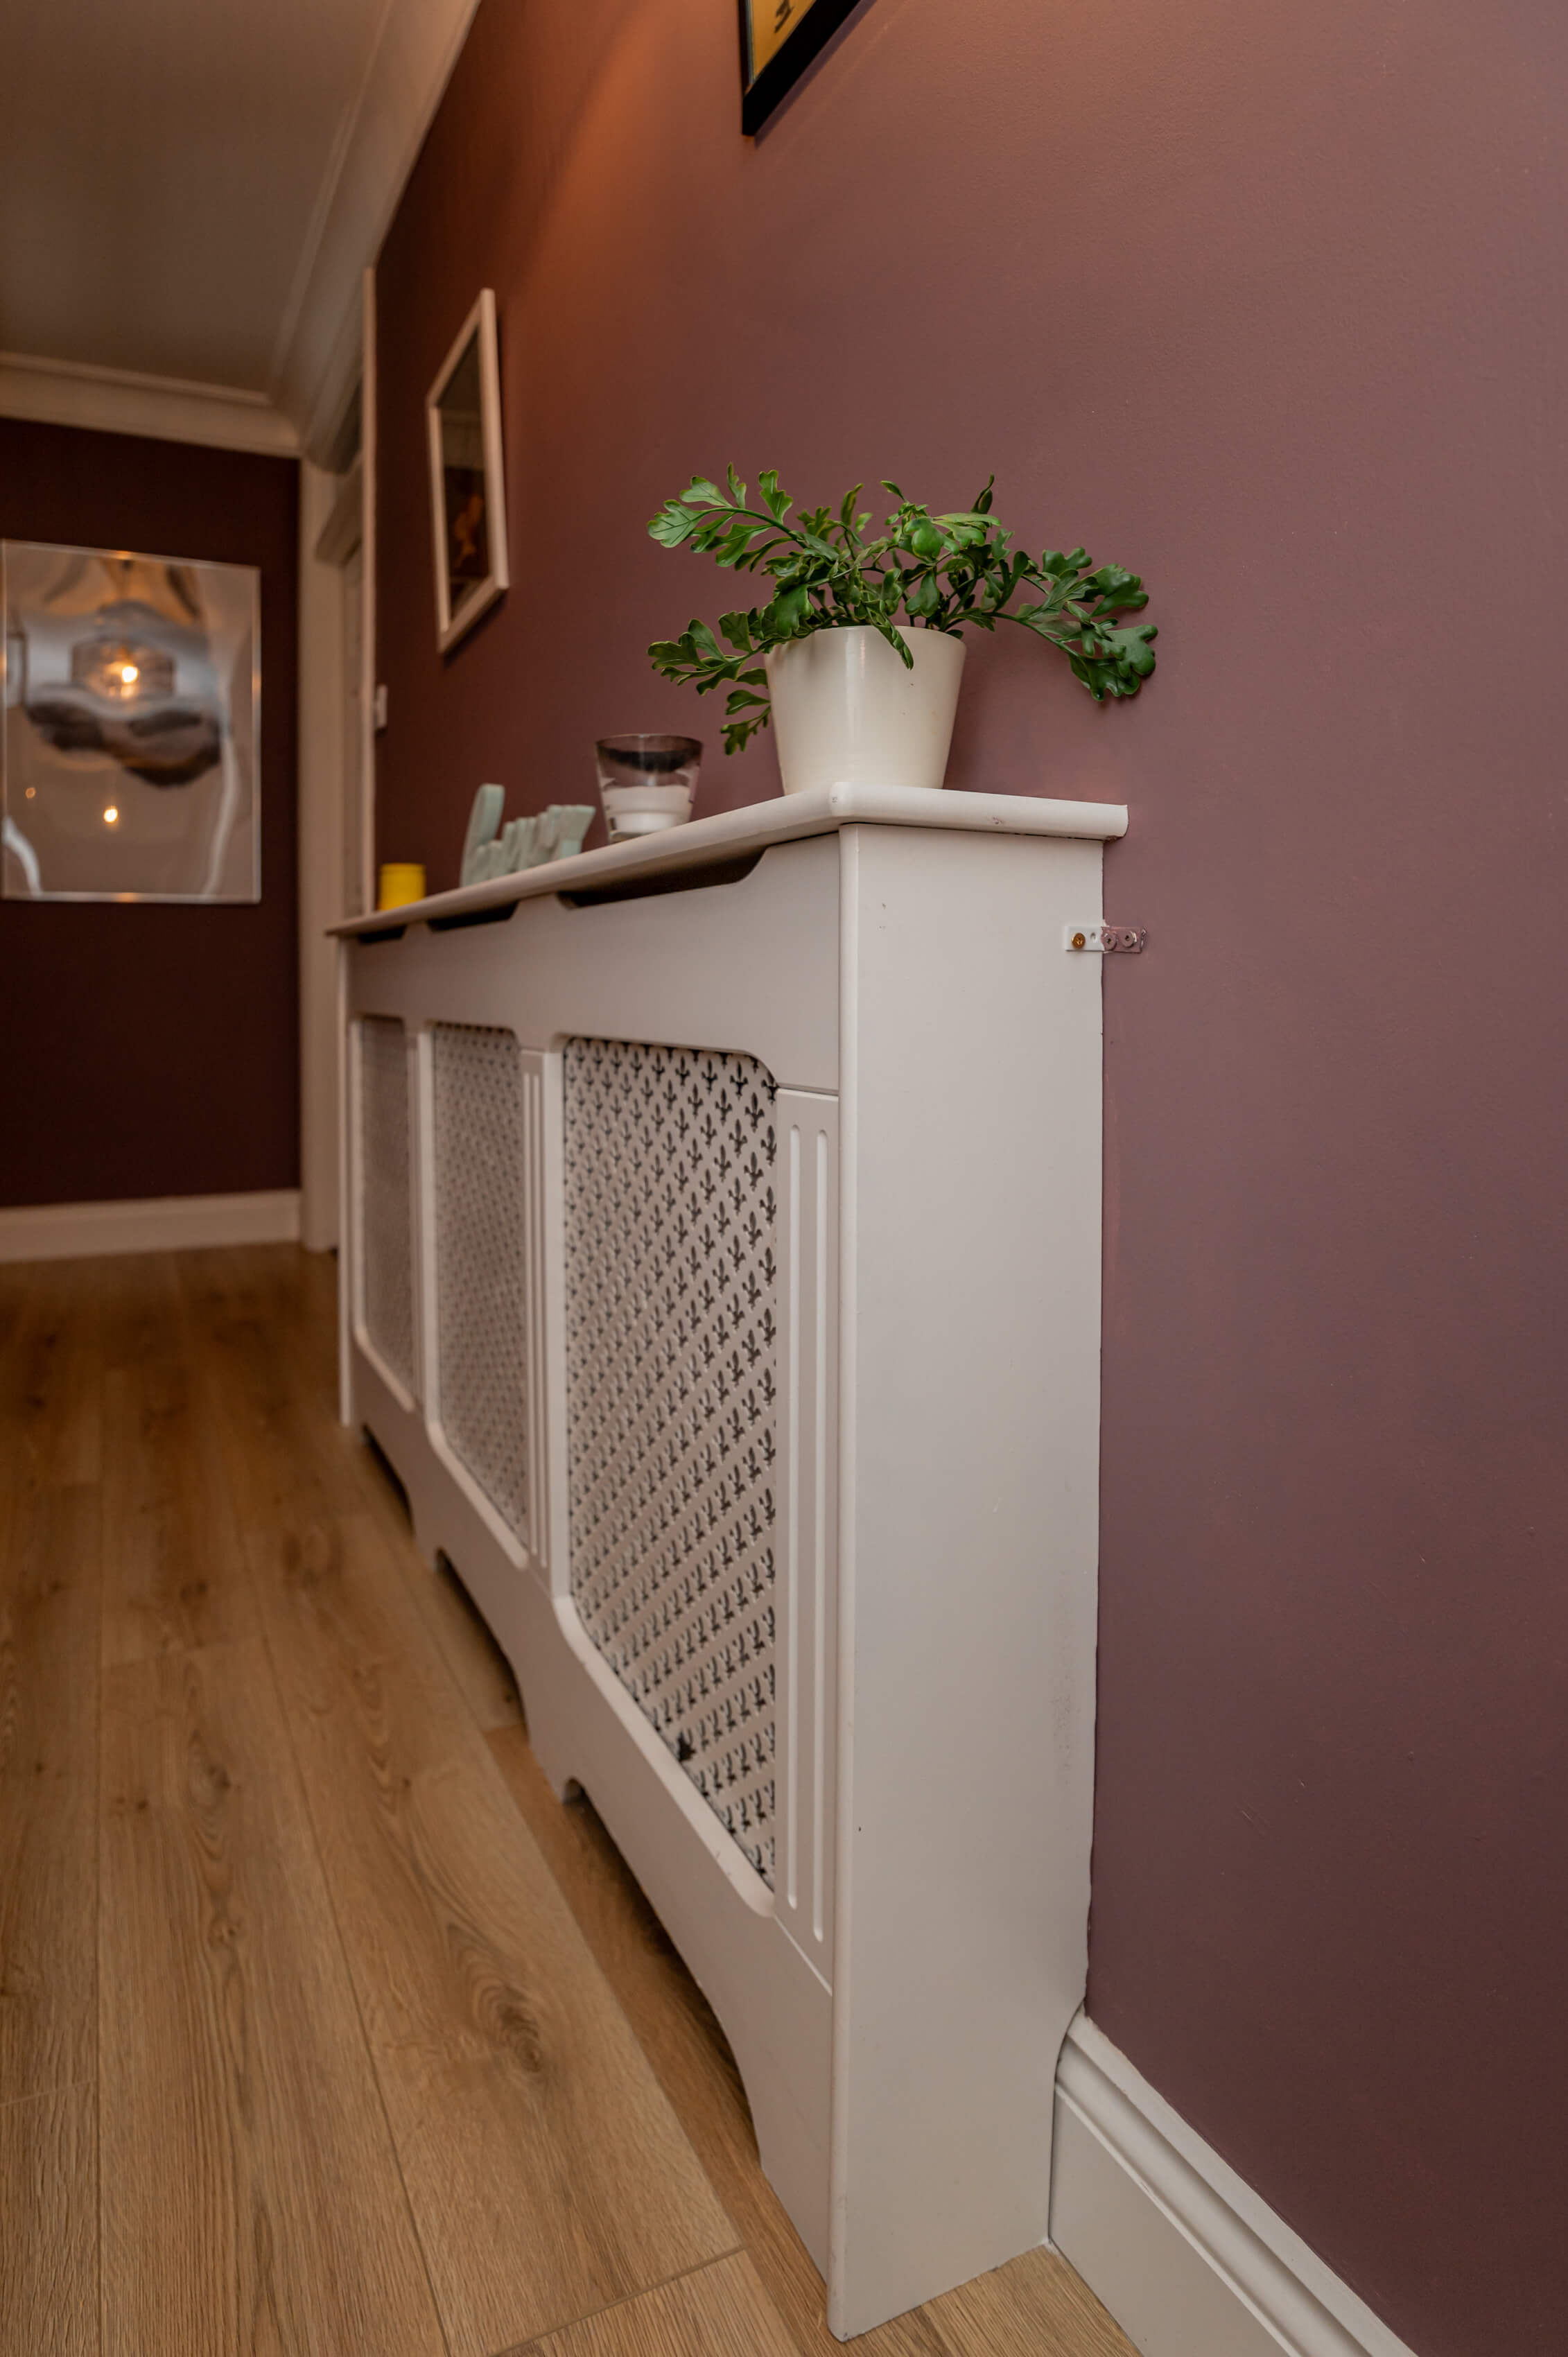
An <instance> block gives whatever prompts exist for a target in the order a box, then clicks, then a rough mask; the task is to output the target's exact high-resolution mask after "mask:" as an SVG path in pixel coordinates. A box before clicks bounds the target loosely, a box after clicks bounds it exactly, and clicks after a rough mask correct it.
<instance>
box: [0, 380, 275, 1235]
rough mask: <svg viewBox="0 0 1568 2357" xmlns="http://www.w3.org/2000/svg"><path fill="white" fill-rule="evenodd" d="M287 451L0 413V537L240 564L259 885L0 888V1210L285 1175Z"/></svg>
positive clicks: (236, 1185) (224, 1189)
mask: <svg viewBox="0 0 1568 2357" xmlns="http://www.w3.org/2000/svg"><path fill="white" fill-rule="evenodd" d="M298 503H299V470H298V468H297V467H296V466H295V462H294V460H293V459H290V458H268V457H252V456H251V455H249V454H247V453H244V452H241V451H234V450H207V449H198V448H195V447H192V446H191V445H189V444H187V443H182V442H153V441H146V440H143V439H142V438H141V437H139V436H128V435H122V434H90V433H84V432H81V431H79V430H78V429H77V428H75V427H72V426H63V425H26V424H20V423H18V422H16V420H14V419H9V418H0V536H4V537H5V539H7V540H54V541H61V542H65V543H68V544H79V545H81V546H82V547H86V548H133V549H144V550H145V551H146V552H147V553H148V554H152V555H165V554H168V555H174V556H188V557H205V558H208V559H209V560H211V561H213V562H215V563H220V564H228V565H259V566H260V568H261V575H262V898H261V899H260V901H259V902H258V903H257V904H256V905H255V907H253V908H211V909H203V908H174V907H168V906H157V905H156V904H153V903H150V902H148V903H138V904H134V905H131V906H127V907H121V906H117V905H114V904H112V903H109V902H93V901H78V902H67V901H59V900H55V901H31V902H29V901H21V900H0V1005H3V1006H4V1008H5V1019H4V1023H3V1025H0V1203H74V1202H100V1201H114V1200H127V1199H132V1200H134V1199H135V1198H137V1197H143V1196H159V1195H217V1194H227V1193H230V1192H231V1191H233V1192H246V1191H249V1190H250V1189H262V1188H275V1187H295V1186H297V1185H298V1183H299V1020H298V990H297V982H296V974H297V962H298V960H297V928H296V914H295V903H296V897H297V896H296V889H295V716H296V696H295V645H296V639H297V634H298V626H297V619H296V606H297V595H298V592H297V580H298V565H297V541H296V535H297V528H298V527H297V517H298Z"/></svg>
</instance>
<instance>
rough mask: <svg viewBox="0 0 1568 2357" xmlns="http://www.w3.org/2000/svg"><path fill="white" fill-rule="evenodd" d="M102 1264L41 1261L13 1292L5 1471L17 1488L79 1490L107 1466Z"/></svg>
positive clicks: (0, 1412)
mask: <svg viewBox="0 0 1568 2357" xmlns="http://www.w3.org/2000/svg"><path fill="white" fill-rule="evenodd" d="M109 1265H110V1264H107V1263H105V1262H103V1261H102V1260H67V1261H43V1262H39V1261H34V1262H31V1263H26V1264H23V1265H22V1269H23V1274H22V1275H21V1277H20V1278H19V1280H17V1281H16V1283H15V1286H14V1289H13V1287H11V1286H8V1287H7V1292H8V1293H9V1294H10V1296H11V1299H10V1305H9V1316H8V1331H7V1333H6V1335H5V1348H4V1351H0V1435H3V1440H0V1450H3V1455H0V1471H3V1472H4V1475H5V1480H6V1482H7V1483H8V1484H10V1485H14V1486H15V1487H16V1489H18V1490H22V1489H75V1488H79V1487H81V1485H82V1484H83V1483H86V1482H91V1481H96V1480H98V1478H99V1474H100V1472H101V1470H102V1424H101V1416H100V1409H101V1405H102V1349H101V1341H100V1299H101V1294H102V1284H103V1278H104V1272H105V1269H106V1267H108V1266H109Z"/></svg>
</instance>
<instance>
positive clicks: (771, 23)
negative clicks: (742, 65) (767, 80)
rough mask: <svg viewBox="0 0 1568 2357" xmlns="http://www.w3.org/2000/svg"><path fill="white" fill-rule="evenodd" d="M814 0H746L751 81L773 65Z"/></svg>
mask: <svg viewBox="0 0 1568 2357" xmlns="http://www.w3.org/2000/svg"><path fill="white" fill-rule="evenodd" d="M813 5H814V0H746V15H747V17H748V19H749V23H750V32H751V80H752V81H756V80H757V75H758V74H759V73H760V72H761V71H762V69H763V67H764V66H766V65H770V64H771V63H772V61H773V59H775V58H776V57H777V56H778V54H779V50H780V49H781V48H783V46H784V44H785V42H786V41H787V40H788V39H789V36H790V34H791V33H792V32H793V31H794V30H795V27H797V25H799V23H800V19H801V18H802V16H805V15H806V13H807V11H808V10H809V9H810V8H811V6H813Z"/></svg>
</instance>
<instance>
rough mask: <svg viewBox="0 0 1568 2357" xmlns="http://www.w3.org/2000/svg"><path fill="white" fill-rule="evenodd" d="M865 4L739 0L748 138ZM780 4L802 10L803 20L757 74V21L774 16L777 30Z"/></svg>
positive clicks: (742, 89)
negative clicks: (754, 63)
mask: <svg viewBox="0 0 1568 2357" xmlns="http://www.w3.org/2000/svg"><path fill="white" fill-rule="evenodd" d="M861 5H862V0H803V5H802V0H740V127H741V129H742V131H743V132H744V133H745V134H746V137H747V138H748V139H753V138H755V137H756V135H757V133H758V132H759V131H760V130H761V128H762V126H763V124H765V123H766V122H767V120H768V116H769V115H770V114H771V113H773V110H774V108H775V107H776V106H777V105H778V104H779V101H780V100H781V99H782V98H783V97H784V96H785V95H786V94H787V92H788V91H790V90H792V89H793V87H794V85H795V84H796V82H798V81H800V76H801V75H802V74H803V73H804V72H805V70H806V69H807V67H808V66H809V65H811V64H812V63H813V61H814V60H815V59H817V58H819V57H820V56H821V55H822V51H823V50H824V49H825V48H826V47H827V45H828V43H829V42H830V41H831V40H832V37H833V35H834V34H835V33H836V32H837V31H838V29H839V27H840V26H841V25H844V24H847V22H848V21H849V19H850V17H851V16H854V12H855V10H856V9H857V8H858V7H860V6H861ZM780 8H784V9H789V10H792V11H794V12H795V13H798V14H799V16H800V23H799V24H798V25H797V26H796V27H795V29H794V31H793V32H792V33H790V34H789V36H788V38H786V39H785V40H784V41H783V42H781V43H780V45H779V48H777V49H775V50H774V52H773V54H772V56H771V57H769V58H768V60H767V62H766V64H765V65H764V66H763V67H762V69H761V70H760V71H759V72H754V71H753V69H752V58H753V55H754V54H755V47H756V43H755V27H756V24H757V18H758V17H759V16H765V15H768V16H774V17H775V20H776V21H775V25H774V27H773V28H772V29H775V30H776V29H777V12H778V11H779V9H780Z"/></svg>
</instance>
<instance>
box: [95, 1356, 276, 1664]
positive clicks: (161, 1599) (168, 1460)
mask: <svg viewBox="0 0 1568 2357" xmlns="http://www.w3.org/2000/svg"><path fill="white" fill-rule="evenodd" d="M144 1340H145V1346H146V1347H145V1349H144V1350H143V1351H142V1352H141V1354H140V1355H139V1356H138V1357H136V1358H135V1359H134V1360H132V1361H130V1362H129V1363H126V1364H124V1365H120V1366H112V1367H110V1368H109V1370H108V1371H107V1372H106V1373H105V1376H104V1379H103V1389H104V1405H103V1419H104V1477H103V1530H104V1543H103V1639H102V1642H103V1661H104V1663H105V1666H108V1665H111V1664H113V1663H119V1662H137V1661H143V1660H145V1659H146V1658H148V1657H149V1656H150V1655H152V1654H155V1653H168V1652H194V1651H198V1650H199V1649H200V1648H202V1647H204V1646H208V1645H220V1644H232V1643H240V1642H242V1641H244V1640H245V1639H247V1638H253V1637H255V1636H257V1635H258V1634H259V1624H258V1622H257V1619H256V1608H255V1598H254V1594H253V1591H252V1587H251V1582H250V1578H249V1575H248V1573H247V1571H246V1568H245V1563H244V1551H243V1549H242V1545H241V1542H240V1534H239V1528H238V1524H237V1523H236V1520H235V1516H234V1510H233V1503H232V1501H231V1498H230V1495H229V1491H228V1484H227V1479H226V1474H225V1469H224V1464H223V1458H222V1450H221V1447H220V1438H219V1434H218V1429H217V1422H216V1418H215V1416H214V1415H213V1414H212V1411H211V1407H210V1404H209V1402H207V1401H206V1400H204V1399H203V1398H202V1397H201V1396H200V1386H199V1380H198V1377H197V1375H196V1372H195V1371H194V1369H193V1367H192V1365H191V1363H190V1360H189V1356H188V1352H187V1351H186V1350H185V1348H184V1338H183V1334H182V1332H181V1329H180V1327H179V1325H178V1322H177V1319H173V1318H171V1319H170V1320H169V1321H168V1323H167V1325H166V1327H160V1328H159V1329H156V1330H153V1331H148V1332H146V1333H145V1336H144Z"/></svg>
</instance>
